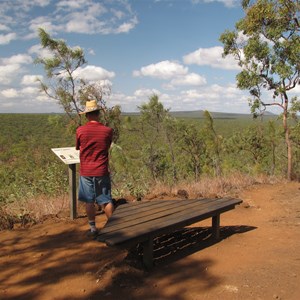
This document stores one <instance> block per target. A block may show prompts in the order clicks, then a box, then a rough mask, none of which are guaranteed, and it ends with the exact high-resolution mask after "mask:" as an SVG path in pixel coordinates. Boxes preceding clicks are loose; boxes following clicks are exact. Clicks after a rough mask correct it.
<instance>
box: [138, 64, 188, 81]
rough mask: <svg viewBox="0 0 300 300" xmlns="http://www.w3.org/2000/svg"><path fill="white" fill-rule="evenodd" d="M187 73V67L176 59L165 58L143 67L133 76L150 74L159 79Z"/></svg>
mask: <svg viewBox="0 0 300 300" xmlns="http://www.w3.org/2000/svg"><path fill="white" fill-rule="evenodd" d="M187 73H188V68H187V67H184V66H182V65H181V64H179V63H178V62H175V61H169V60H165V61H161V62H159V63H156V64H151V65H148V66H146V67H142V68H141V69H140V70H139V71H134V72H133V76H136V77H138V76H149V77H154V78H159V79H171V78H173V77H176V76H180V75H185V74H187Z"/></svg>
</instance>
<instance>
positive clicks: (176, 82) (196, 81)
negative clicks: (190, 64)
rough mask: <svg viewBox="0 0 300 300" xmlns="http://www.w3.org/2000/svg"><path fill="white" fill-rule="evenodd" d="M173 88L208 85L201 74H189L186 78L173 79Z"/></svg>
mask: <svg viewBox="0 0 300 300" xmlns="http://www.w3.org/2000/svg"><path fill="white" fill-rule="evenodd" d="M170 84H171V85H173V86H188V85H196V86H199V85H204V84H206V79H205V78H204V77H202V76H200V75H199V74H196V73H189V74H186V75H184V76H180V77H178V78H175V79H172V80H171V82H170Z"/></svg>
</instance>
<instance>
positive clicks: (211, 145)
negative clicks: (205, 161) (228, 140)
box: [204, 110, 223, 176]
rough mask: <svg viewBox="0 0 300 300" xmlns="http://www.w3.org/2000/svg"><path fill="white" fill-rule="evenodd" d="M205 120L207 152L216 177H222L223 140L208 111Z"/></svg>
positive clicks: (205, 112)
mask: <svg viewBox="0 0 300 300" xmlns="http://www.w3.org/2000/svg"><path fill="white" fill-rule="evenodd" d="M204 118H205V123H204V138H205V142H206V144H207V151H208V152H209V157H210V159H211V161H212V165H213V167H214V170H215V175H216V176H220V175H222V166H221V148H222V140H223V138H222V136H221V135H219V134H218V133H217V132H216V130H215V126H214V119H213V117H212V116H211V114H210V113H209V112H208V111H207V110H206V111H204Z"/></svg>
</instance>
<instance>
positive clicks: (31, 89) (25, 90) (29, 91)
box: [21, 86, 39, 96]
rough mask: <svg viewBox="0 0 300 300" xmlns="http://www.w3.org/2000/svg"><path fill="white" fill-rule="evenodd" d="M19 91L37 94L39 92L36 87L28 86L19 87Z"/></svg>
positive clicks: (25, 93)
mask: <svg viewBox="0 0 300 300" xmlns="http://www.w3.org/2000/svg"><path fill="white" fill-rule="evenodd" d="M21 93H22V94H23V95H27V96H28V95H37V94H38V93H39V89H38V88H37V87H33V86H28V87H26V88H23V89H21Z"/></svg>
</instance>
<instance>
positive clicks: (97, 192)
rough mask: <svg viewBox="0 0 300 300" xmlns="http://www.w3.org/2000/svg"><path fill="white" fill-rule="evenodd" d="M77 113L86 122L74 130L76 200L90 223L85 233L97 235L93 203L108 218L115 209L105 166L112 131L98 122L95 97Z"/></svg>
mask: <svg viewBox="0 0 300 300" xmlns="http://www.w3.org/2000/svg"><path fill="white" fill-rule="evenodd" d="M80 114H85V116H86V118H87V119H88V122H87V123H86V124H85V125H84V126H80V127H78V128H77V130H76V149H77V150H80V180H79V192H78V199H79V200H80V201H83V202H85V205H86V214H87V217H88V223H89V225H90V230H89V231H88V236H89V237H92V238H96V237H97V235H98V230H97V227H96V219H95V216H96V209H95V203H97V204H98V205H99V206H101V208H102V210H103V211H104V213H105V215H106V217H107V218H110V217H111V216H112V214H113V211H114V205H113V201H112V197H111V181H110V175H109V168H108V166H109V158H108V152H109V148H110V145H111V143H112V135H113V130H112V129H111V128H109V127H106V126H104V125H103V124H101V123H100V122H99V115H100V107H99V106H98V105H97V102H96V100H91V101H87V102H86V107H85V110H84V111H83V112H81V113H80Z"/></svg>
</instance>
